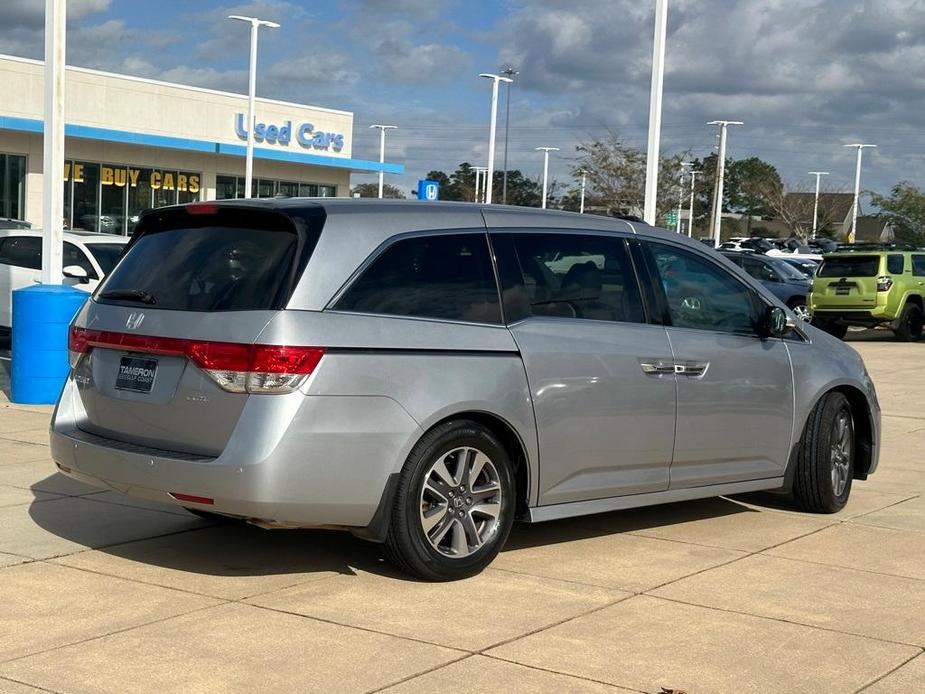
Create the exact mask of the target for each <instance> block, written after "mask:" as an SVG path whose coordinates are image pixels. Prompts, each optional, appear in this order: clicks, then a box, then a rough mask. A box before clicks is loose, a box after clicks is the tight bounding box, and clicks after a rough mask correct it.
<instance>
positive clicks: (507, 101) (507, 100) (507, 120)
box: [501, 67, 520, 205]
mask: <svg viewBox="0 0 925 694" xmlns="http://www.w3.org/2000/svg"><path fill="white" fill-rule="evenodd" d="M501 74H502V75H504V76H505V77H510V78H511V81H510V82H508V83H507V87H506V88H505V90H504V91H505V95H504V108H505V114H504V176H503V178H502V183H501V204H502V205H507V136H508V132H509V130H510V127H511V85H512V84H514V76H515V75H519V74H520V73H519V72H518V71H517V70H515V69H514V68H512V67H507V68H505V69H504V70H502V71H501Z"/></svg>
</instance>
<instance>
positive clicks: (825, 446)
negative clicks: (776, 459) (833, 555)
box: [793, 392, 854, 513]
mask: <svg viewBox="0 0 925 694" xmlns="http://www.w3.org/2000/svg"><path fill="white" fill-rule="evenodd" d="M796 466H797V468H796V474H795V475H794V480H793V495H794V497H795V498H796V500H797V503H798V504H799V505H800V506H801V507H802V509H803V510H804V511H808V512H810V513H837V512H838V511H841V510H842V509H843V508H844V507H845V504H846V503H847V502H848V496H849V495H850V494H851V480H852V479H853V477H854V417H853V416H852V414H851V405H850V404H849V403H848V398H846V397H845V396H844V395H843V394H842V393H838V392H833V393H827V394H826V395H825V396H823V398H822V400H820V401H819V404H817V405H816V407H815V408H814V409H813V411H812V414H810V416H809V422H807V424H806V431H805V432H804V433H803V440H802V441H801V442H800V450H799V452H798V454H797V461H796Z"/></svg>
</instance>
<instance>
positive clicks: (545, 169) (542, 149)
mask: <svg viewBox="0 0 925 694" xmlns="http://www.w3.org/2000/svg"><path fill="white" fill-rule="evenodd" d="M536 151H537V152H542V153H543V205H542V207H543V209H544V210H545V209H546V190H547V181H548V180H549V153H550V152H558V151H559V148H558V147H537V148H536Z"/></svg>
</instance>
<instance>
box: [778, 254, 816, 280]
mask: <svg viewBox="0 0 925 694" xmlns="http://www.w3.org/2000/svg"><path fill="white" fill-rule="evenodd" d="M777 258H778V259H779V260H782V261H783V262H785V263H787V264H788V265H792V266H793V267H795V268H796V269H797V270H799V271H800V272H801V273H802V274H803V276H804V277H807V278H809V279H812V278H813V277H815V276H816V270H817V269H818V268H819V263H818V262H817V261H815V260H807V259H805V258H792V257H789V256H786V255H779V256H777Z"/></svg>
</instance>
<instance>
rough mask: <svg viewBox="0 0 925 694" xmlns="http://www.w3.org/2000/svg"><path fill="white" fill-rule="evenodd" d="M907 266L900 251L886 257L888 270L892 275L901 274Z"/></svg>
mask: <svg viewBox="0 0 925 694" xmlns="http://www.w3.org/2000/svg"><path fill="white" fill-rule="evenodd" d="M905 266H906V263H905V258H903V256H901V255H899V254H898V253H896V254H891V255H888V256H887V257H886V271H887V272H889V273H890V274H891V275H901V274H902V273H903V271H904V270H905V269H906V267H905Z"/></svg>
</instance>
